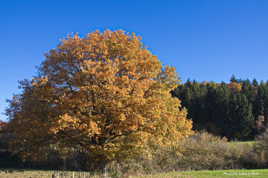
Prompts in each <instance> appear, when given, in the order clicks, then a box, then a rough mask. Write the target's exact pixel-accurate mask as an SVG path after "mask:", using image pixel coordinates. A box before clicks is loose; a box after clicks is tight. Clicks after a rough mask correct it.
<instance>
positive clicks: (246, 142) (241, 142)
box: [228, 141, 256, 146]
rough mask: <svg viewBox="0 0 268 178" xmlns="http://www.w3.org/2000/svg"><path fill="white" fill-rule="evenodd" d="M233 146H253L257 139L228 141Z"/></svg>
mask: <svg viewBox="0 0 268 178" xmlns="http://www.w3.org/2000/svg"><path fill="white" fill-rule="evenodd" d="M228 143H229V144H230V145H231V146H237V145H248V146H253V145H254V144H255V143H256V141H232V142H228Z"/></svg>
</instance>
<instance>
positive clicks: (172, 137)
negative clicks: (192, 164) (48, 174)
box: [7, 30, 192, 159]
mask: <svg viewBox="0 0 268 178" xmlns="http://www.w3.org/2000/svg"><path fill="white" fill-rule="evenodd" d="M45 56H46V59H45V61H44V62H43V63H42V64H41V66H40V67H39V69H38V76H36V77H34V78H33V79H30V80H24V81H21V82H20V87H21V88H22V93H21V94H18V95H15V96H14V97H13V99H12V100H11V101H10V107H9V108H8V110H7V115H8V116H9V123H8V131H9V132H10V133H12V135H13V138H14V139H13V140H12V142H11V145H10V146H11V147H10V148H11V149H13V151H16V152H19V153H20V154H21V155H23V156H25V157H26V158H38V157H40V155H45V154H41V153H45V152H46V150H47V149H48V148H51V147H53V146H55V145H56V146H57V147H59V148H62V149H66V148H68V149H76V148H77V149H83V150H85V151H88V152H91V153H92V154H95V155H98V157H102V158H103V159H114V158H115V157H120V156H121V157H122V155H124V156H126V155H128V156H129V155H131V154H133V153H135V151H140V150H143V149H144V148H145V147H146V145H148V144H149V143H156V144H160V145H172V144H174V143H176V142H177V141H178V140H180V139H181V138H183V137H185V136H188V135H190V134H191V133H192V131H191V127H192V123H191V121H190V120H188V119H187V118H186V114H187V112H186V110H185V109H184V108H182V107H181V104H180V100H179V99H178V98H175V97H172V96H171V94H170V92H171V91H172V90H173V89H175V88H176V87H177V85H178V83H179V79H178V77H177V74H176V72H175V68H173V67H169V66H165V67H164V66H162V64H161V62H160V61H159V60H158V58H157V57H156V56H155V55H153V54H152V53H151V52H150V51H149V50H148V49H146V48H145V47H144V45H143V43H142V42H141V38H140V37H137V36H136V35H135V34H127V33H125V32H123V31H114V32H113V31H109V30H107V31H105V32H103V33H101V32H99V31H96V32H93V33H90V34H88V35H86V36H85V37H83V38H81V37H79V36H78V35H74V36H68V37H67V38H66V39H64V40H62V41H61V43H60V44H59V45H58V46H57V48H55V49H52V50H50V51H49V52H48V53H47V54H46V55H45ZM124 153H125V154H124Z"/></svg>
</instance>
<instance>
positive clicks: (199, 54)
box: [0, 0, 268, 119]
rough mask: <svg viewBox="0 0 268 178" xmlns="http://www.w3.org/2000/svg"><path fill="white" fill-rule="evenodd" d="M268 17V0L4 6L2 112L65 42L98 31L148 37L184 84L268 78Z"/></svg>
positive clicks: (0, 22) (23, 0) (51, 1)
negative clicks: (48, 55) (51, 52)
mask: <svg viewBox="0 0 268 178" xmlns="http://www.w3.org/2000/svg"><path fill="white" fill-rule="evenodd" d="M267 19H268V1H267V0H173V1H171V0H101V1H97V0H95V1H91V0H84V1H80V0H61V1H60V0H44V1H37V0H17V1H15V0H8V1H1V2H0V27H1V28H0V34H1V40H0V50H1V52H0V66H1V70H0V80H1V81H0V82H1V85H0V93H1V94H0V112H1V113H3V112H4V108H5V107H6V106H7V105H6V102H5V100H6V99H8V98H11V96H12V94H14V93H18V92H19V90H18V88H17V86H18V83H17V81H18V80H22V79H25V78H27V79H30V78H31V77H32V76H33V75H35V73H36V66H38V65H39V64H40V63H41V61H43V60H44V57H43V54H44V53H45V52H47V51H48V50H49V49H51V48H55V47H56V45H57V44H58V43H59V40H60V39H62V38H64V37H65V36H66V35H67V34H70V33H71V32H78V33H79V34H81V35H84V34H86V33H89V32H92V31H95V30H96V29H99V30H104V29H111V30H116V29H123V30H125V31H128V32H135V33H137V34H138V35H141V36H142V37H143V41H144V43H145V44H146V45H147V46H148V47H149V48H150V49H151V50H152V51H153V53H154V54H156V55H157V56H158V57H159V59H160V60H161V61H162V62H163V63H164V64H170V65H173V66H175V67H176V68H177V71H178V73H179V75H180V77H181V79H182V80H183V81H185V80H186V79H187V78H191V79H196V80H198V81H204V80H206V81H216V82H219V81H228V80H229V78H230V77H231V75H232V74H235V75H236V76H237V77H239V78H243V79H245V78H249V79H252V78H256V79H257V80H267V79H268V69H267V67H268V60H267V57H268V20H267ZM1 118H2V119H5V116H4V115H0V119H1Z"/></svg>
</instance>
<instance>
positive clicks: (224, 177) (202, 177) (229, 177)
mask: <svg viewBox="0 0 268 178" xmlns="http://www.w3.org/2000/svg"><path fill="white" fill-rule="evenodd" d="M143 177H144V178H268V169H258V170H217V171H187V172H170V173H163V174H155V175H148V176H143Z"/></svg>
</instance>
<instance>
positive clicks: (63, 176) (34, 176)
mask: <svg viewBox="0 0 268 178" xmlns="http://www.w3.org/2000/svg"><path fill="white" fill-rule="evenodd" d="M105 177H107V178H108V177H109V178H110V177H117V176H109V175H108V174H96V173H94V174H93V173H90V172H71V171H65V172H60V171H39V170H13V171H11V172H10V171H7V170H2V171H1V172H0V178H105ZM124 177H129V178H138V177H144V178H267V177H268V169H254V170H209V171H208V170H204V171H182V172H178V171H177V172H175V171H174V172H168V173H160V174H151V175H138V176H128V175H126V176H124Z"/></svg>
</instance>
